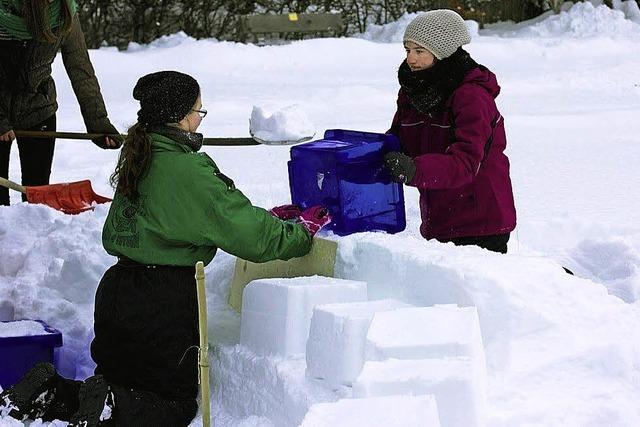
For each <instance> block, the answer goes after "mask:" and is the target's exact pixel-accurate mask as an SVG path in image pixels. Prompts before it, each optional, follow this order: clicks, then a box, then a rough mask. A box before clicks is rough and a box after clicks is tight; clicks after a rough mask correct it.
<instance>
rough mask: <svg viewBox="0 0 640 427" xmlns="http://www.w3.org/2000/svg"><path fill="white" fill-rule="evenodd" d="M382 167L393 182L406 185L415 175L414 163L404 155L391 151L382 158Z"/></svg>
mask: <svg viewBox="0 0 640 427" xmlns="http://www.w3.org/2000/svg"><path fill="white" fill-rule="evenodd" d="M384 167H385V168H386V169H387V171H388V172H389V174H390V175H391V179H392V180H393V181H395V182H400V183H403V184H408V183H410V182H411V180H412V179H413V177H414V176H415V175H416V163H415V162H414V161H413V159H412V158H411V157H409V156H407V155H406V154H403V153H401V152H399V151H391V152H389V153H387V154H385V156H384Z"/></svg>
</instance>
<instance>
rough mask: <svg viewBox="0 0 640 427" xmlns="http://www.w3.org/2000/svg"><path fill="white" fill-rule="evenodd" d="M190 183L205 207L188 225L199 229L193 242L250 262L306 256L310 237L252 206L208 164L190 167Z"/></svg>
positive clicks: (297, 225) (309, 247) (290, 224)
mask: <svg viewBox="0 0 640 427" xmlns="http://www.w3.org/2000/svg"><path fill="white" fill-rule="evenodd" d="M194 169H196V170H193V171H192V172H191V173H193V174H194V175H193V178H192V182H198V183H202V185H198V189H197V193H198V194H199V196H197V197H198V199H200V200H202V201H204V203H205V209H203V210H202V211H200V212H198V213H195V215H194V216H193V219H194V223H193V224H191V225H190V226H189V227H196V228H197V229H199V230H200V231H199V233H198V235H199V236H200V238H201V239H203V240H202V241H200V242H194V243H196V244H210V245H211V244H212V245H214V246H216V247H218V248H220V249H222V250H223V251H225V252H227V253H230V254H232V255H235V256H237V257H239V258H242V259H246V260H248V261H253V262H266V261H271V260H274V259H284V260H286V259H290V258H294V257H299V256H303V255H306V254H307V253H308V252H309V250H310V249H311V242H312V239H311V236H310V235H309V233H308V232H307V231H306V230H305V228H304V227H303V226H302V225H300V224H294V223H291V222H286V221H282V220H280V219H278V218H275V217H274V216H273V215H271V214H270V213H269V212H267V211H266V210H265V209H262V208H259V207H256V206H253V205H252V204H251V201H249V199H248V198H247V197H246V196H245V195H244V194H242V192H241V191H240V190H238V189H237V188H235V187H233V186H229V184H228V182H226V181H224V180H223V179H220V178H219V177H218V176H216V175H215V174H213V173H212V169H211V168H210V167H201V168H194Z"/></svg>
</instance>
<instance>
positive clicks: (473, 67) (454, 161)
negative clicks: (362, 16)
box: [385, 10, 516, 253]
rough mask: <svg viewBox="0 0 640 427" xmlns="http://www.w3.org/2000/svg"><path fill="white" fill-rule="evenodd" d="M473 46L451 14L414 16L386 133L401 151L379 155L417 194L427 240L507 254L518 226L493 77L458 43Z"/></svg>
mask: <svg viewBox="0 0 640 427" xmlns="http://www.w3.org/2000/svg"><path fill="white" fill-rule="evenodd" d="M469 42H471V36H470V34H469V30H468V29H467V27H466V25H465V23H464V20H463V19H462V17H461V16H460V15H458V14H457V13H456V12H454V11H451V10H432V11H429V12H426V13H424V14H421V15H419V16H418V17H416V18H415V19H414V20H413V21H412V22H411V23H410V24H409V25H408V26H407V29H406V31H405V34H404V47H405V50H406V52H407V59H406V60H405V61H403V62H402V64H401V65H400V69H399V70H398V80H399V82H400V92H399V94H398V109H397V111H396V114H395V117H394V118H393V124H392V126H391V129H390V130H389V132H390V133H393V134H395V135H396V136H398V137H399V138H400V142H401V143H402V147H403V151H404V152H391V153H388V154H387V155H386V156H385V166H386V168H387V169H388V170H389V172H390V173H391V176H392V177H393V179H394V180H395V181H396V182H402V183H405V184H407V185H411V186H413V187H417V188H418V190H419V192H420V212H421V216H422V225H421V227H420V232H421V234H422V235H423V236H424V237H425V238H426V239H437V240H439V241H441V242H453V243H454V244H456V245H477V246H480V247H482V248H485V249H489V250H492V251H495V252H501V253H506V252H507V242H508V240H509V235H510V233H511V231H513V229H514V228H515V226H516V211H515V207H514V203H513V192H512V190H511V179H510V178H509V159H508V158H507V156H506V155H505V154H504V150H505V147H506V136H505V131H504V120H503V117H502V115H500V112H499V111H498V109H497V107H496V104H495V101H494V98H495V97H496V96H498V94H499V93H500V86H498V83H497V81H496V76H495V75H494V74H493V73H492V72H491V71H489V70H488V69H487V68H486V67H484V66H482V65H479V64H477V63H476V62H475V61H474V60H473V59H472V58H471V57H470V56H469V54H468V53H467V52H466V51H465V50H464V49H462V47H461V46H462V45H464V44H467V43H469Z"/></svg>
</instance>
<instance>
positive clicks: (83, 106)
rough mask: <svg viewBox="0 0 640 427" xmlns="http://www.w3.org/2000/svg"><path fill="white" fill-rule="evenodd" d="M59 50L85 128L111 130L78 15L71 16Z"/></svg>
mask: <svg viewBox="0 0 640 427" xmlns="http://www.w3.org/2000/svg"><path fill="white" fill-rule="evenodd" d="M60 50H61V52H62V60H63V62H64V67H65V69H66V70H67V74H68V75H69V80H71V86H72V87H73V91H74V93H75V94H76V98H77V99H78V103H79V104H80V111H81V112H82V117H83V119H84V123H85V126H86V127H87V131H89V132H97V133H112V132H113V126H112V125H111V123H110V122H109V119H108V117H107V109H106V108H105V105H104V100H103V99H102V93H101V92H100V86H99V85H98V79H97V78H96V75H95V72H94V69H93V66H92V65H91V60H90V59H89V52H87V45H86V43H85V40H84V34H83V33H82V29H81V28H80V21H79V20H78V17H77V16H75V17H74V18H73V23H72V26H71V31H70V32H69V34H67V36H66V37H65V39H64V41H63V43H62V45H61V48H60Z"/></svg>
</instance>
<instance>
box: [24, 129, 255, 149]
mask: <svg viewBox="0 0 640 427" xmlns="http://www.w3.org/2000/svg"><path fill="white" fill-rule="evenodd" d="M15 134H16V137H17V138H60V139H85V140H88V139H95V138H100V137H103V136H116V135H109V134H103V133H82V132H51V131H38V130H17V131H15ZM120 136H121V137H122V138H126V136H127V135H120ZM202 144H203V145H219V146H235V145H240V146H242V145H260V142H258V141H256V140H255V139H253V138H249V137H247V138H236V137H230V138H204V139H203V141H202Z"/></svg>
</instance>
